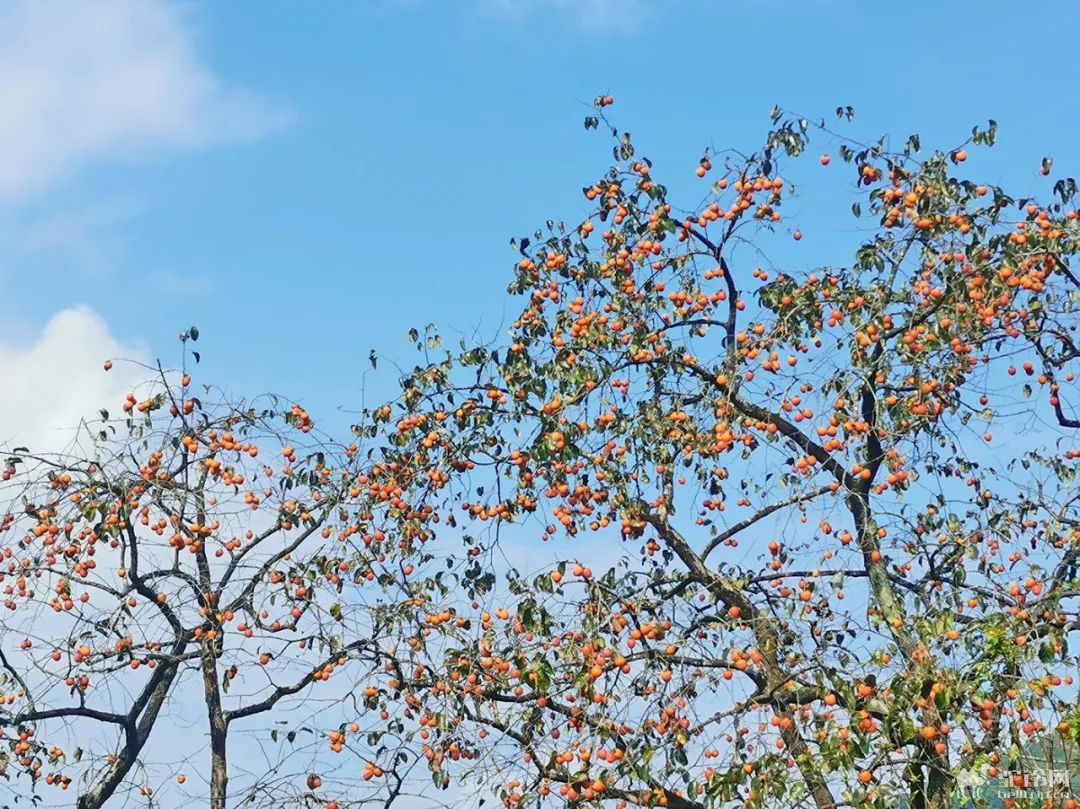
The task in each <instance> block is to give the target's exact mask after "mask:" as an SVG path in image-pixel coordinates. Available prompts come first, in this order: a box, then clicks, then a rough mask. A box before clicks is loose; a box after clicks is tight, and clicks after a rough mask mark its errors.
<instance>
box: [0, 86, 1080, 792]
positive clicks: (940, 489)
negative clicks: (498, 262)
mask: <svg viewBox="0 0 1080 809" xmlns="http://www.w3.org/2000/svg"><path fill="white" fill-rule="evenodd" d="M611 101H612V99H611V98H610V97H608V96H605V97H600V98H598V99H597V100H596V110H595V113H594V114H592V115H590V116H589V117H588V118H587V119H586V120H585V126H586V128H589V129H596V130H599V132H600V134H601V135H604V134H606V133H610V135H611V136H612V138H613V152H614V163H613V165H612V166H611V168H610V169H609V170H608V171H607V172H606V173H603V174H601V175H599V176H598V177H597V178H596V179H595V180H594V181H592V182H589V183H588V184H587V185H585V187H584V188H583V189H582V191H583V195H584V197H585V200H586V201H587V203H588V204H589V210H588V212H587V214H586V215H585V216H584V217H582V219H581V220H580V221H578V222H576V223H575V224H572V225H564V224H562V223H559V222H556V221H554V220H553V221H550V222H548V223H547V225H546V227H545V228H543V229H541V230H538V231H536V232H535V233H534V234H531V235H530V236H529V237H528V238H520V239H516V240H515V241H514V242H513V245H512V246H513V248H514V249H515V250H516V251H517V252H518V256H517V258H516V263H515V267H514V275H513V279H512V281H511V283H510V286H509V290H508V294H509V295H510V296H512V297H513V298H514V299H515V300H518V301H520V313H519V314H518V315H517V316H516V318H515V319H514V321H513V324H512V326H511V328H510V330H509V335H508V336H507V337H506V339H501V340H498V341H496V342H495V343H492V344H482V343H480V342H476V343H475V344H473V343H470V342H468V341H467V340H463V341H462V342H461V344H460V345H459V346H456V347H454V348H447V347H446V346H445V345H444V344H443V341H442V338H441V337H440V336H439V334H440V329H438V328H436V327H429V328H428V329H426V330H424V331H423V332H421V331H419V330H414V332H413V333H412V334H411V335H410V336H411V338H412V339H413V341H414V342H415V343H416V347H417V349H418V351H419V352H420V353H421V355H422V357H423V359H422V360H421V362H420V363H419V364H418V365H417V366H416V367H415V368H414V369H413V370H412V371H406V372H403V373H402V377H401V382H402V384H401V394H400V396H398V397H396V398H395V399H394V400H393V401H390V402H387V403H386V404H385V405H382V406H380V407H378V408H373V409H371V410H370V411H369V412H365V414H364V417H363V419H362V420H360V422H359V423H358V424H356V425H355V426H354V428H353V434H352V435H350V436H348V438H346V439H343V440H342V439H340V438H333V437H331V436H325V435H321V434H320V433H319V432H318V431H316V430H315V429H314V423H313V421H312V419H311V416H310V415H309V414H308V413H307V411H306V410H304V408H303V407H301V406H300V405H299V404H292V403H291V400H276V399H266V400H264V401H260V402H255V403H242V404H239V405H238V404H236V403H230V402H227V401H224V400H212V399H211V398H209V396H210V392H211V390H212V389H209V388H208V389H207V395H206V396H196V395H195V394H194V393H192V389H193V388H192V386H193V383H192V381H191V379H190V377H189V376H188V371H187V370H185V369H181V371H180V372H178V373H176V374H172V373H169V372H166V371H160V373H158V376H157V382H156V385H155V387H154V388H153V389H152V390H150V391H149V392H148V393H144V394H140V395H136V394H134V393H133V394H132V396H131V397H129V400H128V402H127V403H126V404H125V405H124V410H125V413H124V414H123V415H122V416H121V417H120V418H119V419H116V418H113V417H111V416H110V415H109V414H107V413H103V414H101V415H102V422H103V424H104V426H105V428H106V430H107V429H108V428H109V427H110V426H116V427H118V428H119V430H118V432H117V433H116V434H115V435H114V434H111V433H108V432H104V433H103V434H102V435H101V436H100V437H99V439H98V440H97V441H96V442H95V443H94V445H93V447H92V448H90V449H88V450H86V453H85V456H79V455H74V454H73V455H71V456H70V457H68V456H65V457H52V456H41V455H36V454H35V453H33V452H32V448H31V449H26V450H15V451H12V452H11V453H10V455H11V458H10V460H9V462H8V465H7V469H6V471H5V472H4V473H3V474H4V479H5V481H6V485H7V486H8V488H7V490H6V492H7V494H8V497H7V501H8V505H7V506H6V510H7V511H8V514H7V516H5V517H3V518H0V527H2V528H3V533H0V538H2V543H3V544H2V547H3V554H4V557H5V558H6V560H7V568H6V573H5V574H4V579H3V582H2V584H3V586H4V588H5V590H4V596H5V599H6V606H7V607H8V609H9V613H8V615H7V619H6V620H5V623H4V628H3V630H2V636H0V649H2V651H3V658H2V660H0V665H2V667H3V678H4V683H3V690H4V692H5V696H4V700H3V706H2V708H0V729H3V731H4V737H3V738H4V740H5V742H6V744H7V751H6V752H5V753H4V754H3V758H2V759H0V760H2V761H3V771H4V775H5V776H6V777H7V778H8V779H9V782H10V784H11V789H13V790H14V793H15V794H17V793H18V792H20V791H22V792H24V793H25V794H29V793H28V789H27V786H26V785H27V784H33V785H34V790H35V793H38V792H41V791H43V790H45V789H48V788H51V787H54V786H55V787H59V788H60V789H67V788H68V786H69V784H73V786H74V788H75V790H76V792H77V793H78V795H79V806H80V807H85V809H90V807H97V806H105V805H108V803H109V801H110V800H112V799H115V800H117V801H120V800H121V798H122V796H124V795H128V794H130V793H131V792H132V791H135V792H141V794H142V796H143V797H144V798H145V799H146V800H147V801H151V802H152V801H154V800H161V801H165V800H166V798H165V797H155V796H163V795H166V794H173V795H176V796H179V795H201V796H203V799H205V798H206V796H209V805H211V806H214V807H223V806H225V805H227V804H229V805H232V804H235V805H241V804H242V805H253V806H254V805H274V806H279V805H307V806H327V807H334V806H336V807H345V806H360V805H363V804H365V803H366V802H367V801H371V800H378V801H379V802H380V803H382V804H384V805H387V806H389V805H391V804H393V803H394V802H395V800H396V801H400V802H402V805H406V804H407V805H409V806H413V805H420V803H421V802H422V801H428V802H429V804H430V805H439V803H440V802H441V801H446V802H448V803H453V802H455V801H456V800H457V799H455V798H453V794H455V793H453V792H451V789H453V790H461V789H462V788H463V785H471V784H473V783H474V782H476V783H479V784H480V789H481V790H482V792H483V794H486V795H490V796H491V799H492V800H497V801H500V802H501V803H502V804H503V805H504V806H506V807H508V809H510V808H512V807H518V806H527V805H540V806H563V805H566V806H611V807H620V809H623V808H624V807H629V806H668V807H672V808H673V809H713V807H729V806H748V807H773V806H775V807H793V806H805V807H816V809H831V808H832V807H838V806H860V807H863V806H865V807H886V806H895V805H897V804H899V805H903V806H909V807H913V808H914V807H917V808H918V809H943V808H944V807H951V806H953V805H954V803H955V802H956V801H957V800H958V799H959V797H960V793H959V791H958V788H957V785H958V780H959V782H960V783H961V784H963V783H964V782H965V777H967V776H968V775H970V774H978V776H979V777H980V778H984V779H999V780H1000V781H1001V784H1002V788H1003V789H1005V788H1006V780H1007V779H1006V775H1007V774H1008V773H1009V771H1010V768H1014V769H1015V768H1020V767H1021V766H1022V763H1021V758H1022V753H1024V751H1026V750H1027V751H1030V750H1031V749H1033V748H1034V746H1035V745H1038V744H1042V745H1047V744H1050V745H1052V744H1059V745H1063V746H1062V747H1061V749H1062V750H1072V749H1073V748H1071V747H1069V745H1070V744H1075V742H1077V741H1078V740H1080V703H1078V698H1077V688H1076V681H1075V679H1074V675H1075V671H1076V667H1077V658H1076V656H1075V654H1074V652H1073V651H1071V647H1070V636H1072V640H1073V647H1072V648H1075V640H1076V636H1075V634H1074V633H1075V632H1076V631H1077V629H1080V624H1078V621H1080V615H1078V606H1080V580H1078V575H1077V567H1078V561H1080V510H1078V507H1077V504H1078V502H1080V488H1078V487H1077V486H1076V485H1075V475H1076V470H1077V462H1078V460H1080V444H1078V442H1077V429H1078V428H1080V407H1078V405H1077V398H1076V397H1077V394H1076V392H1075V385H1074V383H1075V374H1076V368H1077V365H1078V360H1080V348H1078V345H1077V342H1076V328H1077V317H1076V306H1077V301H1078V300H1080V279H1078V277H1077V275H1076V274H1074V272H1073V271H1072V270H1071V269H1070V263H1071V260H1072V258H1073V256H1074V255H1075V254H1076V252H1077V250H1078V249H1080V223H1078V217H1077V213H1076V208H1075V205H1074V195H1075V192H1076V184H1075V182H1074V181H1073V180H1071V179H1060V180H1055V179H1054V178H1053V177H1049V175H1051V174H1052V171H1053V169H1052V163H1051V162H1050V161H1049V160H1048V159H1045V160H1044V161H1043V163H1042V165H1041V167H1039V170H1040V171H1041V173H1042V174H1043V175H1046V176H1048V177H1049V179H1048V180H1047V184H1048V185H1049V186H1050V191H1049V193H1048V195H1047V197H1046V198H1045V199H1043V200H1036V199H1027V198H1019V197H1017V196H1015V195H1013V194H1011V193H1010V192H1009V191H1008V190H1007V189H1005V188H1001V187H998V186H997V185H995V184H993V183H990V182H985V183H983V182H982V181H981V180H980V178H978V177H975V178H969V177H968V176H967V175H968V165H969V164H968V159H969V154H968V153H969V150H971V151H974V150H975V149H978V148H981V147H989V146H992V145H993V142H994V139H995V134H996V129H997V125H996V124H995V123H994V122H990V123H989V124H988V125H987V126H986V127H981V128H976V129H975V130H973V132H972V133H971V136H970V137H969V138H967V140H965V141H964V142H963V143H960V144H958V145H955V146H953V147H951V148H949V149H946V150H938V151H930V152H927V151H924V150H923V148H922V144H921V143H920V140H919V138H918V137H917V136H911V137H909V138H907V139H906V140H904V139H901V140H900V141H899V144H900V145H896V144H897V141H896V140H895V139H892V140H890V139H888V138H883V139H881V140H880V141H877V142H873V143H860V142H856V141H855V140H852V139H850V138H849V137H847V136H845V135H844V134H843V132H842V127H844V126H845V125H846V124H847V121H848V120H850V119H851V117H852V116H853V114H854V112H853V110H851V109H850V108H839V109H838V110H837V111H836V119H837V122H836V123H835V124H833V123H830V122H826V121H824V120H821V121H811V120H808V119H806V118H802V117H799V116H798V115H790V114H788V113H786V112H784V111H782V110H779V109H777V110H774V112H773V115H772V119H771V124H772V125H771V128H770V130H769V131H768V134H767V136H766V138H765V141H764V144H763V146H761V147H760V148H759V149H757V150H756V151H754V152H753V153H750V154H746V153H743V152H740V151H736V150H709V151H706V152H705V153H704V155H703V156H702V157H701V159H700V160H699V161H698V162H697V164H696V165H693V164H691V165H690V166H689V168H688V170H686V171H682V170H680V171H679V173H678V176H680V177H681V176H683V175H690V176H693V175H695V174H696V176H697V182H698V183H703V184H704V186H705V187H704V188H703V189H702V191H701V192H700V198H699V199H698V200H697V201H690V202H676V201H674V200H673V199H672V196H674V195H673V194H669V190H668V188H667V187H666V186H665V185H664V179H663V177H661V176H660V175H661V174H665V173H667V174H669V176H674V175H672V173H670V172H668V171H667V170H666V169H665V170H663V171H661V170H660V168H659V167H658V168H657V169H656V170H655V171H654V166H653V163H652V162H651V161H650V160H649V159H648V158H647V157H645V156H643V155H641V154H639V153H638V151H637V147H636V146H635V144H634V143H633V141H632V139H631V138H630V136H629V135H628V134H624V133H622V132H620V130H618V129H616V128H615V127H614V126H612V124H611V123H610V122H609V120H608V118H607V114H608V107H609V106H610V104H611ZM818 138H821V139H823V140H825V141H826V142H827V143H829V144H831V154H822V155H821V156H820V157H817V156H811V155H810V149H811V141H812V140H816V139H818ZM807 162H811V164H813V163H816V164H817V165H816V166H813V170H812V171H807V170H806V167H805V165H804V164H806V163H807ZM834 162H835V163H836V164H837V165H830V164H832V163H834ZM837 170H842V171H848V172H851V175H852V180H853V185H854V189H855V193H856V194H857V197H855V199H854V203H853V204H852V202H851V200H850V199H848V200H841V201H840V205H839V206H838V208H837V214H838V215H837V216H836V217H835V218H834V219H833V220H832V221H833V226H834V227H835V228H837V229H838V230H839V229H841V228H843V229H845V231H846V232H850V233H852V234H854V238H853V241H852V244H851V246H850V249H849V250H848V251H847V252H846V253H844V254H842V255H838V256H836V258H835V263H832V264H828V265H825V266H813V267H807V266H800V265H799V264H798V263H797V260H796V261H791V260H785V261H784V262H783V263H782V264H781V265H779V266H777V265H774V264H773V263H772V262H771V261H770V260H769V259H768V255H769V250H770V247H771V246H775V245H776V244H777V243H778V240H781V239H782V240H784V241H785V243H788V244H790V242H788V240H792V239H793V240H794V241H795V242H799V241H801V237H802V234H801V232H800V231H799V230H798V229H796V227H797V223H796V224H791V223H789V222H788V218H789V217H788V216H787V215H786V211H787V210H789V209H790V208H791V207H792V201H793V200H796V199H798V198H799V197H798V192H799V190H800V187H801V186H796V185H795V184H793V183H792V182H791V181H790V180H788V179H786V177H787V176H790V174H791V172H796V173H797V174H799V176H800V177H802V176H805V177H808V178H812V177H813V176H814V175H813V171H837ZM671 182H674V181H671ZM807 182H809V180H808V181H807ZM685 184H686V183H683V182H682V181H681V180H680V185H685ZM852 216H853V217H854V221H855V223H856V225H857V226H856V227H855V228H854V229H853V228H851V225H850V222H851V221H852ZM796 218H797V217H796ZM789 252H790V251H789ZM792 255H795V256H797V255H798V253H797V251H796V252H794V253H792ZM197 337H198V333H197V330H194V329H193V330H191V331H189V332H187V333H185V339H186V341H188V342H187V344H188V346H189V348H190V345H191V341H193V340H195V339H197ZM188 356H189V357H193V358H194V359H196V360H197V355H195V354H191V353H189V355H188ZM526 558H527V559H528V560H529V561H528V564H526V562H525V560H526ZM184 695H186V696H184ZM181 698H183V699H189V700H192V703H191V704H197V705H198V706H199V710H200V711H201V716H203V717H204V719H203V720H202V721H204V722H205V726H206V732H207V734H208V738H209V744H208V750H207V758H206V762H205V764H203V763H199V764H198V765H197V766H196V764H195V763H194V762H186V763H185V764H184V765H183V766H184V767H186V768H187V772H186V774H185V773H184V772H176V770H177V769H178V767H177V765H176V764H175V762H171V763H170V762H169V759H168V757H167V756H164V757H162V756H161V753H160V750H158V748H157V745H155V744H154V735H155V733H156V732H159V731H158V730H156V729H155V728H156V725H158V724H159V722H160V717H161V715H162V714H161V712H162V709H163V707H164V706H166V705H167V704H168V703H169V701H170V700H174V699H181ZM234 726H235V727H237V728H240V727H245V728H254V729H257V732H258V733H259V734H261V735H260V737H259V738H260V744H261V745H263V746H264V747H265V750H266V751H270V752H268V753H266V755H267V757H268V759H271V760H272V763H271V764H270V766H269V767H266V766H263V769H268V773H266V774H264V773H263V772H262V770H260V769H259V768H258V767H255V768H254V769H252V768H251V767H250V766H249V765H246V764H245V765H244V766H243V767H241V766H240V765H239V764H238V763H237V756H235V755H231V754H230V750H231V749H232V748H231V747H230V745H233V744H240V743H241V742H237V741H235V739H236V736H237V734H236V733H235V732H233V730H232V729H233V728H234ZM84 728H90V730H84ZM159 744H160V742H159ZM155 750H158V752H157V753H156V754H155V753H154V751H155ZM155 755H156V756H157V758H156V759H155V757H154V756H155ZM1063 755H1064V754H1063ZM1069 755H1072V754H1071V753H1070V754H1069ZM1064 766H1066V767H1067V768H1069V769H1071V771H1072V772H1075V771H1076V770H1077V767H1076V765H1075V762H1073V763H1071V764H1069V763H1066V764H1065V765H1064ZM196 771H199V772H200V773H203V774H202V775H200V776H199V777H198V779H195V778H194V777H193V773H194V772H196ZM166 777H167V778H168V779H169V780H168V782H166V780H165V779H166ZM73 779H75V780H74V781H73ZM196 780H197V784H196V783H195V781H196ZM177 781H179V782H180V783H176V782H177ZM1074 788H1075V785H1074ZM468 789H470V790H471V789H472V787H471V786H469V787H468ZM983 792H984V793H985V794H981V795H975V796H974V797H973V798H972V800H974V801H975V802H976V804H980V803H981V804H982V805H987V806H989V805H996V804H995V803H994V801H995V800H996V799H995V798H994V796H993V794H991V791H986V790H984V791H983ZM1044 798H1045V796H1043V795H1037V794H1036V793H1035V792H1031V794H1030V796H1025V795H1020V796H1018V797H1017V796H1010V797H1007V798H1004V799H1003V800H1005V801H1006V805H1010V806H1014V805H1015V806H1018V807H1019V806H1023V805H1024V802H1025V801H1027V802H1031V805H1041V801H1042V800H1044ZM169 800H172V799H171V798H170V799H169ZM1055 800H1058V801H1059V802H1060V804H1061V805H1062V806H1065V807H1075V806H1076V804H1075V801H1074V800H1073V799H1072V798H1071V797H1070V796H1069V795H1067V794H1065V792H1064V791H1063V792H1062V793H1061V794H1060V795H1058V796H1057V797H1056V798H1055ZM1009 801H1011V802H1012V803H1008V802H1009ZM1070 802H1071V803H1070ZM165 805H167V804H165ZM1055 805H1056V804H1055Z"/></svg>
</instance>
